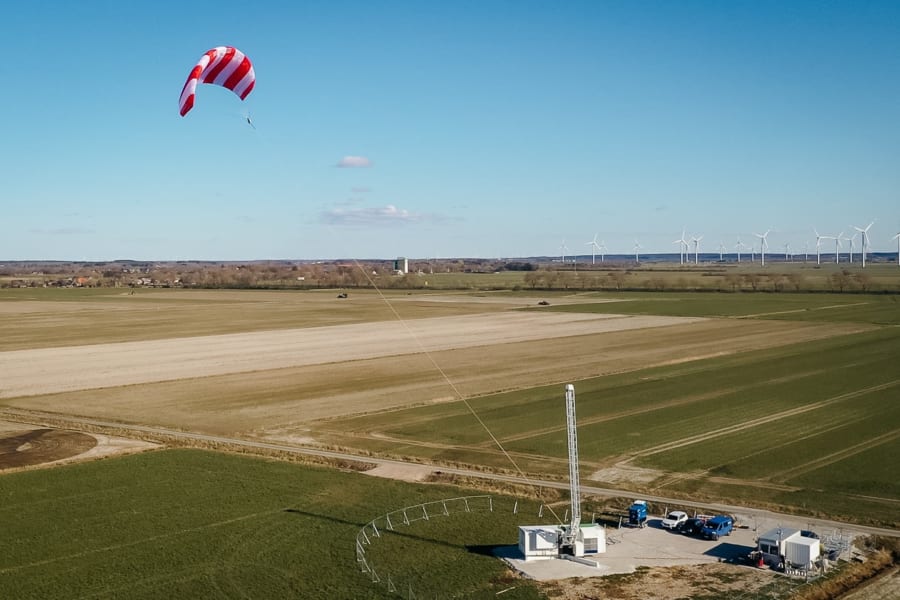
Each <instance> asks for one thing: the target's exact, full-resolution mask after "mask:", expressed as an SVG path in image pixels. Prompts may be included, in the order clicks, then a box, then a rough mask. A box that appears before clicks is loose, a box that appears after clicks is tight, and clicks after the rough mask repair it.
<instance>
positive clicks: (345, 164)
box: [335, 156, 372, 169]
mask: <svg viewBox="0 0 900 600" xmlns="http://www.w3.org/2000/svg"><path fill="white" fill-rule="evenodd" d="M335 166H337V167H339V168H341V169H358V168H361V167H371V166H372V161H371V160H369V159H368V158H366V157H365V156H345V157H344V158H342V159H341V160H339V161H338V163H337V165H335Z"/></svg>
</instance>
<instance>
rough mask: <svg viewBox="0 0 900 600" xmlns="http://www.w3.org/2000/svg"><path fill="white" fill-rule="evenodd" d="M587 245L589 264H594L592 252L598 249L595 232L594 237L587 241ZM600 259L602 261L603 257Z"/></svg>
mask: <svg viewBox="0 0 900 600" xmlns="http://www.w3.org/2000/svg"><path fill="white" fill-rule="evenodd" d="M587 245H588V246H590V247H591V264H594V254H595V252H596V251H597V250H599V249H600V246H599V245H598V244H597V234H596V233H595V234H594V239H592V240H591V241H590V242H588V243H587ZM600 261H601V262H602V261H603V259H602V258H601V259H600Z"/></svg>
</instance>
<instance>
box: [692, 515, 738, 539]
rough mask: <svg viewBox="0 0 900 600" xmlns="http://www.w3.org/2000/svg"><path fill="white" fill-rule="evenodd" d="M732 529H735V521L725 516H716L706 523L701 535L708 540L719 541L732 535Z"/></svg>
mask: <svg viewBox="0 0 900 600" xmlns="http://www.w3.org/2000/svg"><path fill="white" fill-rule="evenodd" d="M732 529H734V519H732V518H731V517H726V516H725V515H716V516H715V517H713V518H712V519H710V520H709V521H707V522H706V525H704V526H703V529H701V530H700V535H702V536H703V537H705V538H706V539H708V540H717V539H719V538H720V537H722V536H723V535H728V534H730V533H731V530H732Z"/></svg>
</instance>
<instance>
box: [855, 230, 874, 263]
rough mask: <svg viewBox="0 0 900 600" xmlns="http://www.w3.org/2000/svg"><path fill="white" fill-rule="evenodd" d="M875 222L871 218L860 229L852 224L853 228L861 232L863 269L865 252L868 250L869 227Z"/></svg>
mask: <svg viewBox="0 0 900 600" xmlns="http://www.w3.org/2000/svg"><path fill="white" fill-rule="evenodd" d="M874 224H875V221H874V220H873V221H872V222H871V223H869V224H868V225H867V226H866V228H865V229H860V228H859V227H856V226H854V227H853V229H855V230H857V231H858V232H860V233H861V234H862V266H863V269H865V268H866V252H868V251H869V228H870V227H872V225H874Z"/></svg>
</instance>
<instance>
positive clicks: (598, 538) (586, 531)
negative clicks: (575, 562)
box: [575, 523, 606, 556]
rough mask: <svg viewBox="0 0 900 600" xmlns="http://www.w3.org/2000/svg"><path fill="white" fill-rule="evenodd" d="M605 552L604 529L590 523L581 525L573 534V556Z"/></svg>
mask: <svg viewBox="0 0 900 600" xmlns="http://www.w3.org/2000/svg"><path fill="white" fill-rule="evenodd" d="M605 552H606V529H604V528H603V527H601V526H600V525H597V524H596V523H591V524H589V525H582V526H581V528H580V529H579V531H578V535H576V536H575V556H585V555H586V554H603V553H605Z"/></svg>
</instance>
